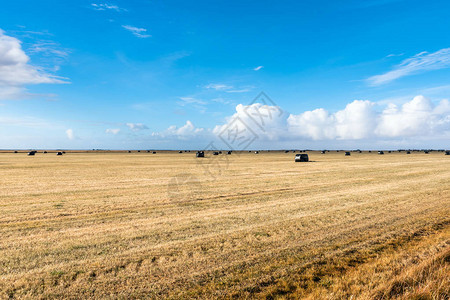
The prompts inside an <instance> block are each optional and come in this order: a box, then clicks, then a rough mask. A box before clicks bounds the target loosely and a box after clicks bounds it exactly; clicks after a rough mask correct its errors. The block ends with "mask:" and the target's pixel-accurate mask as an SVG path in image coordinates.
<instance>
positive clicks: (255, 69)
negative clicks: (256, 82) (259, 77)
mask: <svg viewBox="0 0 450 300" xmlns="http://www.w3.org/2000/svg"><path fill="white" fill-rule="evenodd" d="M262 68H264V66H258V67H256V68H254V69H253V71H259V70H261V69H262Z"/></svg>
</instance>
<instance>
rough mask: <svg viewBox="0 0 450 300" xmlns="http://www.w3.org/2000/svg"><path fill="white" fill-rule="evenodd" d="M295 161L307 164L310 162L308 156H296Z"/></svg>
mask: <svg viewBox="0 0 450 300" xmlns="http://www.w3.org/2000/svg"><path fill="white" fill-rule="evenodd" d="M294 161H295V162H307V161H309V157H308V154H296V155H295V159H294Z"/></svg>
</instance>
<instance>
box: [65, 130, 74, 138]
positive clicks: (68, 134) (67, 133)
mask: <svg viewBox="0 0 450 300" xmlns="http://www.w3.org/2000/svg"><path fill="white" fill-rule="evenodd" d="M66 135H67V138H68V139H69V140H73V139H75V135H74V134H73V130H72V129H67V130H66Z"/></svg>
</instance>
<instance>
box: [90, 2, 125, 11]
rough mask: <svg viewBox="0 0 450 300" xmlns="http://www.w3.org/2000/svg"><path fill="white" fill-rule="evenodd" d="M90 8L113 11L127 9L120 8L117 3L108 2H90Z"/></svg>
mask: <svg viewBox="0 0 450 300" xmlns="http://www.w3.org/2000/svg"><path fill="white" fill-rule="evenodd" d="M91 7H92V9H95V10H115V11H118V12H120V11H127V10H126V9H125V8H120V7H119V6H117V5H114V4H108V3H99V4H97V3H92V4H91Z"/></svg>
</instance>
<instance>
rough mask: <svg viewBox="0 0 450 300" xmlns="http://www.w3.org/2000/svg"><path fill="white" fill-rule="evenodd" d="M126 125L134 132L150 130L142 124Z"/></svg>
mask: <svg viewBox="0 0 450 300" xmlns="http://www.w3.org/2000/svg"><path fill="white" fill-rule="evenodd" d="M125 125H127V126H128V128H130V129H131V130H132V131H140V130H146V129H148V127H147V126H146V125H145V124H142V123H126V124H125Z"/></svg>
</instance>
